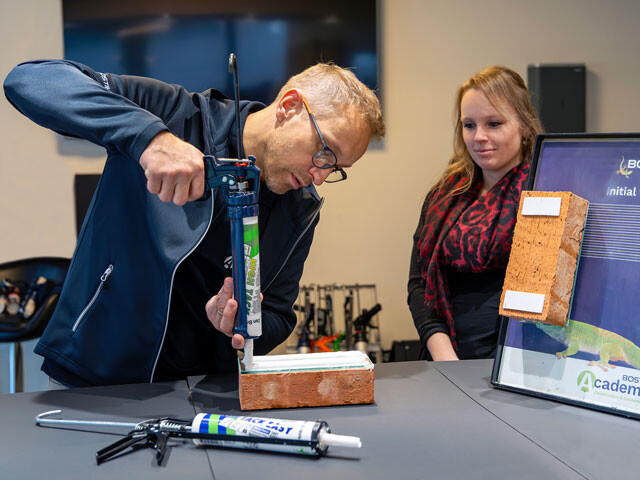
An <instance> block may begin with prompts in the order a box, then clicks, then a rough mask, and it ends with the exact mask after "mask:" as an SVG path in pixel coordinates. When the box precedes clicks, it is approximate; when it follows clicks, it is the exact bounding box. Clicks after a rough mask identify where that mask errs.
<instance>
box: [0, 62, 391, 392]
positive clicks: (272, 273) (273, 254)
mask: <svg viewBox="0 0 640 480" xmlns="http://www.w3.org/2000/svg"><path fill="white" fill-rule="evenodd" d="M43 85H46V88H43ZM4 86H5V93H6V96H7V98H8V99H9V101H10V102H11V103H12V104H13V105H14V106H16V108H17V109H18V110H20V111H21V112H22V113H24V114H25V115H27V116H29V117H30V118H31V119H33V120H34V121H36V122H37V123H39V124H41V125H43V126H45V127H48V128H51V129H53V130H55V131H57V132H59V133H62V134H64V135H72V136H78V137H82V138H86V139H89V140H91V141H93V142H95V143H97V144H99V145H102V146H104V147H105V148H106V149H107V153H108V158H107V162H106V165H105V169H104V171H103V174H102V177H101V181H100V185H99V186H98V189H97V191H96V194H95V196H94V199H93V201H92V205H91V207H90V209H89V211H88V212H87V216H86V219H85V224H84V226H83V228H82V231H81V232H80V235H79V237H78V245H77V246H76V251H75V253H74V259H73V262H72V265H71V268H70V270H69V272H68V275H67V280H66V282H65V285H64V288H63V291H62V293H61V296H60V300H59V303H58V307H57V309H56V312H55V313H54V316H53V318H52V320H51V322H50V324H49V326H48V327H47V330H46V331H45V333H44V334H43V336H42V338H41V340H40V342H39V344H38V345H37V347H36V350H35V351H36V353H38V354H40V355H42V356H44V357H45V360H44V363H43V367H42V368H43V370H44V371H45V373H47V374H48V375H49V376H50V377H51V378H52V379H53V380H55V381H57V382H59V383H62V384H63V385H66V386H89V385H105V384H114V383H132V382H148V381H161V380H175V379H182V378H185V377H187V376H189V375H199V374H211V373H218V372H227V371H234V370H235V369H236V368H237V366H236V354H235V350H234V348H235V349H239V348H243V346H244V339H243V338H242V337H241V336H239V335H238V336H232V328H233V320H234V317H235V313H236V309H237V304H236V302H235V300H233V298H232V297H233V292H232V282H231V278H230V275H231V271H230V261H229V257H230V256H231V250H230V241H229V237H230V235H229V221H228V218H227V215H226V204H225V199H224V196H223V195H222V192H220V191H213V192H212V195H210V196H209V197H208V199H203V193H204V166H203V160H202V157H203V154H206V155H215V156H217V157H223V158H234V157H237V155H238V152H237V151H236V149H235V145H236V138H235V131H236V128H235V127H236V125H235V121H234V112H233V108H232V102H231V101H230V100H229V99H227V98H225V97H224V96H223V95H222V94H220V93H219V92H217V91H215V90H208V91H206V92H203V93H199V94H198V93H189V92H186V91H185V90H184V89H183V88H181V87H179V86H175V85H167V84H164V83H162V82H158V81H156V80H152V79H146V78H140V77H128V76H123V75H113V74H103V73H99V72H96V71H94V70H92V69H90V68H89V67H86V66H84V65H81V64H77V63H75V62H70V61H57V60H54V61H38V62H30V63H27V64H22V65H19V66H18V67H16V68H15V69H14V70H13V71H12V72H11V73H10V75H9V76H8V77H7V79H6V81H5V85H4ZM312 109H313V110H312ZM312 112H313V113H312ZM240 121H241V127H242V128H243V132H244V133H243V145H241V148H242V149H243V150H244V151H242V152H239V153H240V155H242V156H243V157H245V156H246V155H254V156H255V157H256V159H257V160H256V164H257V165H258V167H259V168H260V170H261V183H262V185H261V188H260V196H259V207H260V218H259V231H260V261H261V268H260V273H261V284H262V292H263V295H264V298H263V302H262V316H263V334H262V336H261V337H260V339H258V340H257V341H256V342H255V352H256V354H258V355H260V354H265V353H267V352H268V351H270V350H272V349H273V348H274V347H275V346H277V345H278V344H280V343H282V342H283V341H284V340H285V339H286V338H287V337H288V335H289V334H290V333H291V331H292V330H293V328H294V327H295V322H296V317H295V314H294V313H293V310H292V305H293V303H294V301H295V299H296V296H297V292H298V282H299V279H300V277H301V275H302V268H303V264H304V261H305V260H306V258H307V255H308V252H309V248H310V246H311V242H312V239H313V232H314V229H315V226H316V225H317V222H318V219H319V210H320V206H321V199H320V198H319V196H318V194H317V192H316V190H315V188H314V186H315V185H321V184H322V183H323V182H325V181H326V182H340V181H342V180H345V179H346V178H347V173H346V172H345V170H344V169H345V168H348V167H350V166H352V165H353V164H354V163H355V162H356V161H357V160H358V159H359V158H360V157H361V156H362V155H363V154H364V152H365V151H366V149H367V146H368V143H369V140H370V139H371V138H380V137H382V136H383V134H384V123H383V120H382V114H381V111H380V105H379V102H378V99H377V98H376V96H375V95H374V94H373V92H371V90H369V89H368V88H367V87H366V86H365V85H363V84H362V83H361V82H360V81H359V80H357V78H356V77H355V76H354V75H353V73H351V72H350V71H348V70H345V69H342V68H340V67H337V66H335V65H331V64H318V65H315V66H313V67H310V68H308V69H307V70H305V71H304V72H302V73H300V74H298V75H296V76H294V77H292V78H291V79H290V80H289V81H288V82H287V83H286V84H285V86H284V87H283V88H282V89H281V90H280V92H279V94H278V96H277V98H276V100H275V101H274V102H273V103H271V104H270V105H268V106H264V105H262V104H260V103H258V102H247V101H244V102H241V112H240ZM214 293H215V295H213V294H214ZM229 337H232V338H231V341H229Z"/></svg>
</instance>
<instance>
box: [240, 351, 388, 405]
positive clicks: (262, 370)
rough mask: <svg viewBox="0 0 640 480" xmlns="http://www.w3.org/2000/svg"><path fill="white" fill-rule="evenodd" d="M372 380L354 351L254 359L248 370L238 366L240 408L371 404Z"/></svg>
mask: <svg viewBox="0 0 640 480" xmlns="http://www.w3.org/2000/svg"><path fill="white" fill-rule="evenodd" d="M374 376H375V375H374V368H373V363H371V360H369V358H368V357H367V356H366V355H365V354H364V353H361V352H358V351H352V352H331V353H308V354H296V355H269V356H256V357H254V363H253V365H252V366H251V367H250V368H249V369H247V368H245V367H244V365H242V364H240V378H239V390H240V408H241V409H242V410H263V409H270V408H295V407H319V406H329V405H354V404H364V403H373V400H374Z"/></svg>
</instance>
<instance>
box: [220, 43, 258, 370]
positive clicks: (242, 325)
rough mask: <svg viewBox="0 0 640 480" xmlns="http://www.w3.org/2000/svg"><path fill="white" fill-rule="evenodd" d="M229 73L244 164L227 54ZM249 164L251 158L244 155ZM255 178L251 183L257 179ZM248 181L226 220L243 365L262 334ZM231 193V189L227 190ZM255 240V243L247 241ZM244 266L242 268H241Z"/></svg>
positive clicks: (234, 69)
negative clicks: (229, 224) (228, 226)
mask: <svg viewBox="0 0 640 480" xmlns="http://www.w3.org/2000/svg"><path fill="white" fill-rule="evenodd" d="M229 73H232V74H233V80H234V87H235V88H234V95H235V99H234V100H235V113H236V137H237V150H238V165H241V164H247V160H244V159H243V158H242V155H243V151H244V146H243V141H242V128H241V125H240V123H241V122H240V86H239V80H238V62H237V60H236V56H235V55H234V54H233V53H232V54H231V55H229ZM248 160H249V163H250V164H251V166H252V167H253V166H254V162H255V158H252V157H248ZM258 181H259V180H258V179H255V182H258ZM247 187H248V182H247V181H240V182H238V184H237V186H236V188H237V191H236V192H235V195H234V194H230V196H229V199H228V200H229V208H228V210H229V220H230V223H231V256H232V262H233V291H234V296H235V298H236V301H237V302H238V310H237V313H236V322H235V327H234V329H233V331H234V333H239V334H241V335H242V336H243V337H244V339H245V345H244V365H245V369H248V368H250V367H251V365H252V364H253V339H254V338H257V337H259V336H260V335H261V334H262V323H261V315H262V313H261V309H260V265H259V264H260V257H259V247H258V237H257V229H258V188H257V186H256V188H254V192H255V194H251V193H250V192H247ZM230 193H231V192H230ZM254 241H255V245H253V244H252V243H251V242H254ZM245 267H246V268H245Z"/></svg>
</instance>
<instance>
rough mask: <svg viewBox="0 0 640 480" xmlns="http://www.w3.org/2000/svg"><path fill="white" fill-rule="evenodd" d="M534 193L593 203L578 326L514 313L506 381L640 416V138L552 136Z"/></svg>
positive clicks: (574, 310) (579, 281)
mask: <svg viewBox="0 0 640 480" xmlns="http://www.w3.org/2000/svg"><path fill="white" fill-rule="evenodd" d="M538 153H539V155H538V157H537V159H535V161H534V165H533V170H532V174H533V188H532V189H533V190H538V191H570V192H573V193H574V194H576V195H578V196H580V197H582V198H584V199H586V200H588V201H589V211H588V215H587V221H586V224H585V229H584V233H583V242H582V249H581V252H580V257H579V263H578V269H577V273H576V281H575V288H574V294H573V301H572V305H571V309H570V312H569V322H570V324H568V325H570V326H568V327H566V328H564V329H561V328H559V327H552V328H548V327H547V328H544V327H541V326H540V325H539V324H537V323H523V322H519V321H515V320H511V319H510V320H509V321H508V323H507V331H506V336H505V338H504V345H502V351H501V359H500V362H501V364H500V375H499V383H502V384H505V385H510V386H513V387H517V388H523V389H529V390H531V391H533V392H538V393H544V394H548V395H552V396H557V397H564V398H567V399H571V400H575V401H579V402H583V403H587V404H593V405H599V406H602V407H606V408H611V409H614V410H621V411H628V412H634V413H636V414H640V347H638V345H639V344H640V323H639V322H637V320H636V317H637V312H639V311H640V295H639V294H638V288H639V287H640V138H637V137H635V138H634V137H630V138H617V137H614V136H612V137H611V138H606V136H591V137H590V136H588V135H585V136H584V137H582V138H580V137H574V138H548V139H545V140H544V141H543V142H542V144H541V145H540V148H539V150H538Z"/></svg>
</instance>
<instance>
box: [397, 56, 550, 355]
mask: <svg viewBox="0 0 640 480" xmlns="http://www.w3.org/2000/svg"><path fill="white" fill-rule="evenodd" d="M455 118H456V124H455V133H454V141H453V145H454V147H453V152H454V153H453V157H452V159H451V161H450V162H449V165H448V167H447V169H446V170H445V172H444V174H443V175H442V177H441V178H440V180H438V182H437V183H436V184H435V185H434V186H433V187H432V189H431V190H430V191H429V193H428V194H427V197H426V199H425V201H424V204H423V207H422V211H421V215H420V221H419V223H418V228H417V229H416V232H415V234H414V237H413V239H414V245H413V250H412V253H411V266H410V272H409V284H408V290H409V296H408V303H409V307H410V310H411V314H412V316H413V320H414V323H415V325H416V329H417V330H418V334H419V335H420V340H421V344H422V347H423V355H422V356H423V358H431V359H433V360H458V359H468V358H489V357H492V356H493V355H494V354H495V348H496V342H497V337H498V330H499V326H500V321H499V315H498V303H499V299H500V291H501V289H502V283H503V281H504V274H505V269H506V266H507V262H508V259H509V253H510V251H511V239H512V234H513V227H514V224H515V220H516V214H517V211H518V203H519V199H520V192H521V191H522V188H523V185H524V184H525V180H526V178H527V173H528V171H529V161H530V159H531V154H532V150H533V143H534V140H535V137H536V135H537V134H539V133H541V132H542V127H541V125H540V121H539V120H538V118H537V116H536V114H535V111H534V109H533V106H532V105H531V100H530V97H529V92H528V91H527V87H526V86H525V84H524V81H523V80H522V78H521V77H520V75H518V74H517V73H516V72H514V71H513V70H510V69H508V68H506V67H500V66H494V67H489V68H487V69H485V70H483V71H481V72H479V73H477V74H476V75H474V76H473V77H471V78H470V79H469V80H467V81H466V82H465V83H463V84H462V85H461V86H460V88H459V89H458V93H457V96H456V103H455ZM427 352H428V355H427V354H426V353H427Z"/></svg>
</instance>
